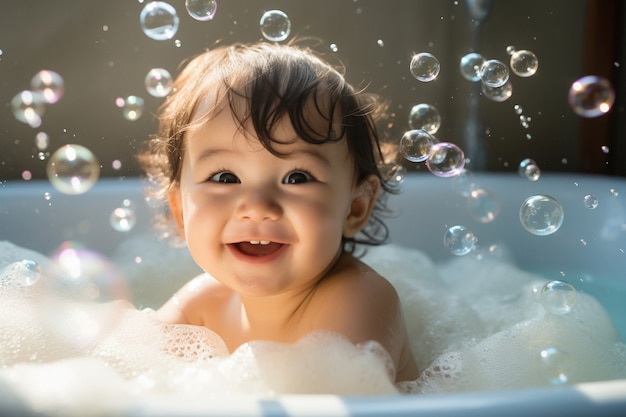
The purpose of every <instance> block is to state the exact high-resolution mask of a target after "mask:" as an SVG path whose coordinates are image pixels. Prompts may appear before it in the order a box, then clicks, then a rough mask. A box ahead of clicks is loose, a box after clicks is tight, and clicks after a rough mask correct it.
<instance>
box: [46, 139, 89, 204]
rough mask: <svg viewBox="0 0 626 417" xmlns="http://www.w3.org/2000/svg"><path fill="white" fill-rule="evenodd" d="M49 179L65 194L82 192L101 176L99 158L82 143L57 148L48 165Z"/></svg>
mask: <svg viewBox="0 0 626 417" xmlns="http://www.w3.org/2000/svg"><path fill="white" fill-rule="evenodd" d="M46 172H47V174H48V180H49V181H50V183H51V184H52V186H53V187H54V188H56V189H57V190H59V191H60V192H62V193H64V194H82V193H84V192H86V191H88V190H89V189H90V188H91V187H93V186H94V184H95V183H96V181H98V177H99V176H100V166H99V165H98V160H97V159H96V157H95V156H94V155H93V153H91V151H90V150H89V149H87V148H85V147H84V146H81V145H65V146H63V147H61V148H59V149H57V150H56V151H55V152H54V153H53V154H52V156H51V157H50V159H49V160H48V166H47V171H46Z"/></svg>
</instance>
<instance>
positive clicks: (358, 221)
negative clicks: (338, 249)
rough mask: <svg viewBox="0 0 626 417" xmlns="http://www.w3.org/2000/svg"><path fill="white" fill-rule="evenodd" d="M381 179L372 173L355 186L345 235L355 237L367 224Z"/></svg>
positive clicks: (344, 231)
mask: <svg viewBox="0 0 626 417" xmlns="http://www.w3.org/2000/svg"><path fill="white" fill-rule="evenodd" d="M379 190H380V179H379V178H378V177H377V176H375V175H370V176H368V177H367V178H365V179H363V180H362V181H361V182H360V183H359V184H357V185H356V187H354V190H353V192H352V203H351V205H350V212H349V213H348V217H347V218H346V222H345V224H344V227H343V236H344V237H348V238H350V237H354V236H355V235H356V234H357V233H358V232H359V231H360V230H361V229H363V227H365V225H366V224H367V222H368V220H369V218H370V214H371V213H372V210H373V209H374V206H375V205H376V198H377V197H378V191H379Z"/></svg>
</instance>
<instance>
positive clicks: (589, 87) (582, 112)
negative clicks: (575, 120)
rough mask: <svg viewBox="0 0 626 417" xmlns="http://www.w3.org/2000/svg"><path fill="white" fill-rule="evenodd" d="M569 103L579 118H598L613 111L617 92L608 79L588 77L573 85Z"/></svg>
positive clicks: (570, 90)
mask: <svg viewBox="0 0 626 417" xmlns="http://www.w3.org/2000/svg"><path fill="white" fill-rule="evenodd" d="M568 101H569V105H570V107H571V108H572V110H574V112H575V113H576V114H578V115H579V116H582V117H598V116H602V115H603V114H605V113H608V111H609V110H611V107H612V106H613V102H614V101H615V92H614V91H613V87H612V86H611V83H610V82H609V81H608V80H607V79H606V78H602V77H596V76H595V75H587V76H585V77H582V78H580V79H578V80H576V81H575V82H574V83H573V84H572V86H571V87H570V89H569V95H568Z"/></svg>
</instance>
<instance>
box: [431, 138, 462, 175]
mask: <svg viewBox="0 0 626 417" xmlns="http://www.w3.org/2000/svg"><path fill="white" fill-rule="evenodd" d="M426 166H427V167H428V169H429V170H430V172H432V173H433V174H435V175H436V176H438V177H444V178H447V177H453V176H455V175H458V174H459V173H460V172H461V171H462V170H463V167H464V166H465V155H464V153H463V151H462V150H461V148H459V147H458V146H456V145H455V144H453V143H449V142H440V143H436V144H434V145H433V146H431V148H430V155H428V159H426Z"/></svg>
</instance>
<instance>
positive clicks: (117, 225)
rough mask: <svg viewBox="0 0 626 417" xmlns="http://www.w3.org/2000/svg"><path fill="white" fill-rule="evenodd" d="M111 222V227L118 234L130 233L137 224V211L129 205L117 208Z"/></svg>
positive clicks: (113, 212)
mask: <svg viewBox="0 0 626 417" xmlns="http://www.w3.org/2000/svg"><path fill="white" fill-rule="evenodd" d="M109 222H110V224H111V227H113V229H115V230H117V231H118V232H128V231H130V230H131V229H132V228H133V227H135V224H136V223H137V217H136V215H135V210H134V209H133V207H130V206H127V205H124V206H122V207H117V208H116V209H115V210H113V211H112V212H111V215H110V216H109Z"/></svg>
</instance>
